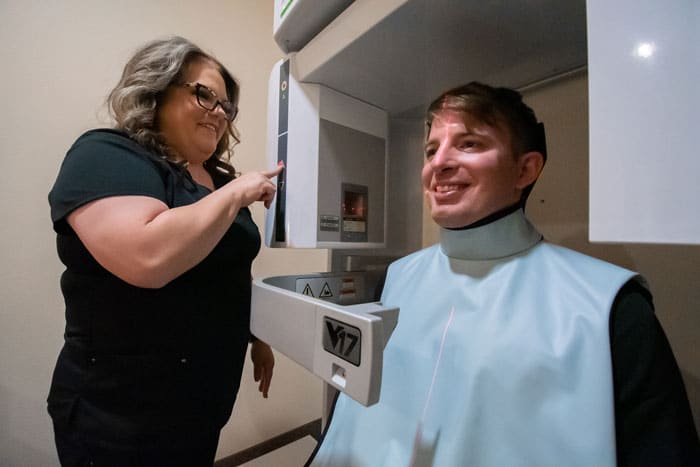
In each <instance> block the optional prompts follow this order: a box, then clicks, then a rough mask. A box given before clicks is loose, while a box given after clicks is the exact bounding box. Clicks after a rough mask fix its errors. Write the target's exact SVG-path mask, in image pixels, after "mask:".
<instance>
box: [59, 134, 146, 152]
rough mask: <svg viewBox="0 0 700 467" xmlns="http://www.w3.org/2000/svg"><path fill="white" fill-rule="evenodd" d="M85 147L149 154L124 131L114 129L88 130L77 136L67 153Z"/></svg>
mask: <svg viewBox="0 0 700 467" xmlns="http://www.w3.org/2000/svg"><path fill="white" fill-rule="evenodd" d="M86 146H88V147H90V146H104V147H112V148H114V150H115V151H116V150H118V149H123V150H125V151H126V152H135V153H138V154H141V153H144V154H149V151H147V150H146V148H144V147H143V146H141V145H140V144H139V143H137V142H136V141H134V140H133V139H131V137H129V135H128V134H127V133H126V132H125V131H122V130H118V129H116V128H95V129H92V130H88V131H86V132H85V133H83V134H82V135H80V136H78V138H77V139H76V140H75V142H74V143H73V145H72V146H71V148H70V149H69V150H68V152H69V153H70V152H73V151H75V150H78V149H81V148H84V147H86Z"/></svg>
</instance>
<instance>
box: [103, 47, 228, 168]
mask: <svg viewBox="0 0 700 467" xmlns="http://www.w3.org/2000/svg"><path fill="white" fill-rule="evenodd" d="M201 59H205V60H209V61H211V62H213V63H214V64H216V66H217V68H218V69H219V72H220V73H221V76H222V78H223V79H224V84H225V86H226V93H227V94H228V98H229V100H230V101H231V102H232V103H233V104H234V105H235V106H238V97H239V96H238V94H239V92H238V90H239V86H238V83H237V82H236V80H235V78H234V77H233V76H232V75H231V74H230V73H229V72H228V70H226V68H225V67H224V66H223V65H222V64H221V63H220V62H219V61H218V60H216V59H215V58H214V57H212V56H211V55H209V54H207V53H205V52H204V51H203V50H202V49H200V48H199V47H197V46H196V45H195V44H193V43H192V42H190V41H188V40H187V39H184V38H182V37H177V36H175V37H171V38H168V39H159V40H155V41H152V42H149V43H148V44H146V45H144V46H143V47H142V48H141V49H139V50H138V51H137V52H136V53H135V54H134V56H133V57H132V58H131V59H130V60H129V61H128V62H127V64H126V66H125V67H124V71H123V73H122V77H121V79H120V80H119V83H117V85H116V87H115V88H114V89H113V90H112V92H110V94H109V96H108V97H107V106H108V108H109V112H110V114H111V115H112V117H113V118H114V120H115V122H116V125H115V127H116V128H117V129H120V130H122V131H124V132H126V133H127V134H128V135H129V137H131V138H132V139H134V140H135V141H136V142H137V143H139V144H141V145H142V146H144V147H145V148H147V149H149V150H151V151H153V152H155V153H156V154H158V155H159V156H161V157H163V158H165V159H167V160H170V161H172V162H175V163H177V164H179V165H185V161H184V160H183V158H182V157H181V156H179V155H178V154H176V153H175V152H174V151H173V150H172V149H171V148H169V147H168V145H167V144H166V143H165V141H164V140H163V138H162V136H161V135H160V132H159V128H158V121H157V112H158V106H159V104H160V101H161V99H162V98H163V96H164V94H165V91H166V90H167V89H168V87H170V86H172V85H174V84H184V81H183V79H184V74H185V72H186V71H187V66H188V65H189V64H190V63H192V62H194V61H196V60H201ZM231 139H233V141H231ZM239 142H240V138H239V134H238V130H237V129H236V127H235V126H234V125H233V122H227V128H226V132H224V135H223V137H222V138H221V140H220V141H219V143H218V145H217V146H216V150H215V151H214V154H212V156H211V157H210V158H209V159H208V160H207V161H206V162H205V163H204V166H205V167H206V168H207V170H208V171H210V172H212V171H218V172H223V173H224V174H225V175H228V176H230V177H231V178H234V177H235V170H234V168H233V167H232V166H231V165H230V164H229V162H228V161H229V160H230V158H231V155H232V150H233V146H234V145H235V144H237V143H239Z"/></svg>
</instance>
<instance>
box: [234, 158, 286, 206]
mask: <svg viewBox="0 0 700 467" xmlns="http://www.w3.org/2000/svg"><path fill="white" fill-rule="evenodd" d="M283 169H284V166H282V165H279V166H278V167H277V168H276V169H275V170H271V171H269V172H250V173H246V174H243V175H241V176H240V177H238V178H236V179H235V180H233V181H231V182H230V185H231V189H233V190H235V191H236V192H237V193H238V195H239V196H240V201H241V206H249V205H251V204H253V203H254V202H256V201H262V202H263V203H265V207H266V208H269V207H270V203H271V202H272V199H273V198H274V197H275V190H276V189H277V187H276V186H275V183H273V181H272V179H273V178H275V177H276V176H278V175H279V174H280V173H281V172H282V170H283Z"/></svg>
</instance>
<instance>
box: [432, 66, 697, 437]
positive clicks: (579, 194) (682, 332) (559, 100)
mask: <svg viewBox="0 0 700 467" xmlns="http://www.w3.org/2000/svg"><path fill="white" fill-rule="evenodd" d="M524 95H525V100H526V101H527V102H528V103H529V104H530V105H531V106H532V107H533V108H534V110H535V112H536V113H537V116H538V117H539V118H540V120H542V121H543V122H544V123H545V127H546V130H547V147H548V154H549V158H548V161H547V165H546V166H545V169H544V172H543V174H542V177H541V179H540V180H539V181H538V182H537V185H535V188H534V190H533V191H532V194H531V196H530V200H529V201H528V208H527V213H528V216H529V217H530V219H532V220H533V221H534V222H535V224H536V225H537V226H538V227H539V228H540V230H541V231H542V233H543V234H544V235H545V237H546V238H547V239H548V240H550V241H552V242H554V243H558V244H561V245H564V246H567V247H569V248H573V249H575V250H578V251H581V252H583V253H586V254H589V255H591V256H595V257H598V258H601V259H604V260H607V261H610V262H613V263H615V264H619V265H620V266H623V267H626V268H629V269H632V270H635V271H639V272H640V273H641V274H643V275H644V276H645V277H646V279H647V280H648V282H649V285H650V287H651V290H652V292H653V294H654V303H655V305H656V314H657V316H658V317H659V320H660V321H661V324H662V326H663V327H664V330H665V332H666V335H667V337H668V339H669V341H670V343H671V347H672V348H673V352H674V354H675V355H676V359H677V360H678V364H679V366H680V368H681V372H682V374H683V378H684V381H685V386H686V389H687V391H688V396H689V398H690V401H691V404H692V406H693V408H694V413H695V424H696V426H700V357H699V356H698V355H700V354H698V344H700V288H698V287H697V277H698V273H699V272H700V246H679V245H640V244H592V243H590V242H588V82H587V79H586V76H585V75H584V76H578V77H575V78H570V79H566V80H562V81H559V82H556V83H554V84H549V85H547V86H545V87H542V88H539V89H537V90H533V91H530V92H526V93H525V94H524ZM620 183H625V181H624V180H620ZM650 189H653V187H651V188H650ZM689 215H691V213H689ZM423 231H424V244H426V245H428V244H432V243H435V242H436V241H437V239H438V232H437V229H436V228H435V224H434V223H433V222H432V221H431V220H430V218H429V215H428V214H427V209H426V210H425V211H424V225H423Z"/></svg>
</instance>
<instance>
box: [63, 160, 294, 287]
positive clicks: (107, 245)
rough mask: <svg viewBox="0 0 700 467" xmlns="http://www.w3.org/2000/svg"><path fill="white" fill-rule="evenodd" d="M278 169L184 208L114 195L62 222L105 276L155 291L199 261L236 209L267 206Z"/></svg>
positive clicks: (250, 177)
mask: <svg viewBox="0 0 700 467" xmlns="http://www.w3.org/2000/svg"><path fill="white" fill-rule="evenodd" d="M281 170H282V168H281V167H279V168H277V169H275V170H274V171H271V172H254V173H249V174H245V175H243V176H241V177H239V178H237V179H235V180H233V181H231V182H229V183H227V184H226V185H224V186H223V187H221V188H220V189H218V190H216V191H214V192H213V193H211V194H210V195H207V196H206V197H204V198H202V199H201V200H199V201H197V202H196V203H193V204H190V205H187V206H181V207H177V208H172V209H170V208H168V206H167V205H166V204H165V203H163V202H162V201H160V200H158V199H155V198H150V197H146V196H114V197H107V198H102V199H98V200H96V201H93V202H90V203H88V204H86V205H84V206H81V207H80V208H78V209H76V210H75V211H73V212H72V213H71V214H70V215H69V216H68V218H67V220H68V223H69V224H70V226H71V227H72V228H73V230H75V232H76V233H77V235H78V237H79V238H80V240H81V241H82V242H83V244H84V245H85V247H86V248H87V249H88V251H89V252H90V253H91V254H92V255H93V256H94V257H95V259H96V260H97V261H98V262H99V263H100V264H101V265H102V266H103V267H104V268H105V269H107V270H108V271H109V272H111V273H112V274H114V275H115V276H117V277H119V278H120V279H122V280H124V281H126V282H128V283H130V284H132V285H135V286H138V287H146V288H159V287H163V286H164V285H165V284H167V283H168V282H170V281H172V280H173V279H175V278H176V277H178V276H179V275H181V274H182V273H184V272H185V271H187V270H189V269H191V268H192V267H193V266H195V265H197V264H198V263H199V262H200V261H202V260H203V259H204V258H205V257H206V256H207V255H208V254H209V253H210V252H211V251H212V250H213V249H214V247H215V246H216V244H217V243H218V242H219V241H220V240H221V238H222V237H223V235H224V233H226V231H227V230H228V228H229V227H230V226H231V223H232V222H233V221H234V219H235V218H236V215H237V214H238V211H239V209H240V208H242V207H245V206H248V205H250V204H252V203H253V202H255V201H263V202H264V203H265V205H266V206H269V203H270V202H271V201H272V198H273V197H274V194H275V185H274V184H273V183H272V181H271V180H270V179H271V178H273V177H276V176H277V175H278V174H279V173H280V172H281Z"/></svg>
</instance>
